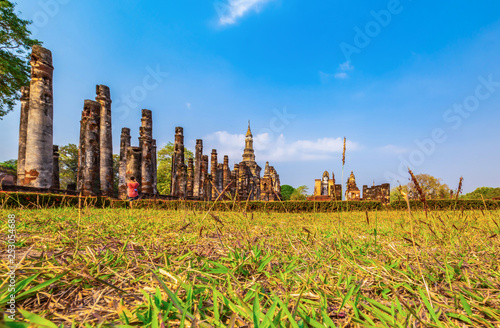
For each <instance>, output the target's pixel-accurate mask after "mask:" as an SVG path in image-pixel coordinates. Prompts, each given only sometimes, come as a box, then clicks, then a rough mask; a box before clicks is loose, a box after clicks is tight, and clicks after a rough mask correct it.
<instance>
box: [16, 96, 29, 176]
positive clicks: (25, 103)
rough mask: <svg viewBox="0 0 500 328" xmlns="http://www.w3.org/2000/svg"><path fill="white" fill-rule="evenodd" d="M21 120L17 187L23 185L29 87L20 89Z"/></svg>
mask: <svg viewBox="0 0 500 328" xmlns="http://www.w3.org/2000/svg"><path fill="white" fill-rule="evenodd" d="M21 93H22V96H21V119H20V124H19V152H18V155H17V185H18V186H22V185H23V184H24V172H25V170H24V169H25V163H26V137H27V135H28V113H29V108H30V87H29V86H26V87H22V88H21Z"/></svg>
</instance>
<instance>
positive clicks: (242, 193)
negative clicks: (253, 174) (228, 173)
mask: <svg viewBox="0 0 500 328" xmlns="http://www.w3.org/2000/svg"><path fill="white" fill-rule="evenodd" d="M238 172H239V177H238V191H237V195H238V199H239V200H242V201H244V200H246V199H247V197H248V183H247V180H248V179H247V178H248V174H247V166H246V164H245V162H241V163H240V167H239V169H238Z"/></svg>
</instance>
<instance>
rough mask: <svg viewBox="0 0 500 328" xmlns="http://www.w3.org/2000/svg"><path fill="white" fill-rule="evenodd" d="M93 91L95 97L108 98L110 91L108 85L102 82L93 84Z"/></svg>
mask: <svg viewBox="0 0 500 328" xmlns="http://www.w3.org/2000/svg"><path fill="white" fill-rule="evenodd" d="M95 90H96V91H95V92H96V94H97V98H104V99H110V98H111V93H110V91H109V87H108V86H105V85H103V84H98V85H96V86H95Z"/></svg>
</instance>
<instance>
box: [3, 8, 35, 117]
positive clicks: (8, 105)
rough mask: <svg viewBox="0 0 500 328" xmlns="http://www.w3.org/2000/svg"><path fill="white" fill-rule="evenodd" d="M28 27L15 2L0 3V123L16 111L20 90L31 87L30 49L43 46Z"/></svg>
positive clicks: (28, 22) (27, 22)
mask: <svg viewBox="0 0 500 328" xmlns="http://www.w3.org/2000/svg"><path fill="white" fill-rule="evenodd" d="M29 24H31V22H30V21H27V20H23V19H20V18H19V17H18V16H17V14H16V13H15V12H14V3H12V2H11V1H8V0H0V76H1V78H0V120H1V119H2V118H3V116H5V115H6V114H7V113H8V112H10V111H12V109H13V108H14V105H15V103H16V101H18V100H19V98H20V96H21V93H20V90H21V87H22V86H25V85H28V84H29V74H30V67H29V53H30V49H31V47H33V46H34V45H36V44H40V42H39V41H38V40H34V39H31V38H30V36H31V32H30V31H29V30H28V25H29Z"/></svg>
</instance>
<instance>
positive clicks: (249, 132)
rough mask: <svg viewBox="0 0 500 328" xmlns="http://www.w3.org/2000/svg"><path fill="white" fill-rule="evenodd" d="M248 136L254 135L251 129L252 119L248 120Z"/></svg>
mask: <svg viewBox="0 0 500 328" xmlns="http://www.w3.org/2000/svg"><path fill="white" fill-rule="evenodd" d="M246 136H247V137H253V136H252V131H251V130H250V120H248V130H247V134H246Z"/></svg>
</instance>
